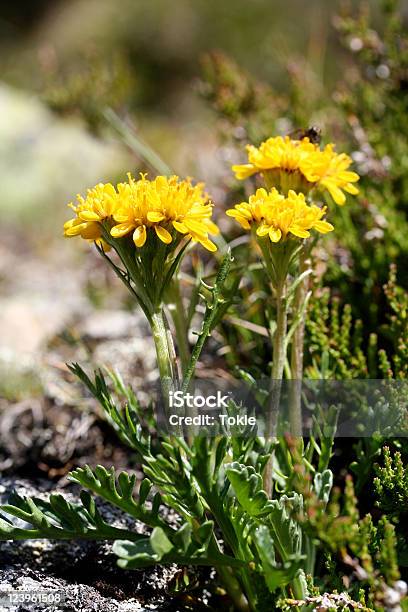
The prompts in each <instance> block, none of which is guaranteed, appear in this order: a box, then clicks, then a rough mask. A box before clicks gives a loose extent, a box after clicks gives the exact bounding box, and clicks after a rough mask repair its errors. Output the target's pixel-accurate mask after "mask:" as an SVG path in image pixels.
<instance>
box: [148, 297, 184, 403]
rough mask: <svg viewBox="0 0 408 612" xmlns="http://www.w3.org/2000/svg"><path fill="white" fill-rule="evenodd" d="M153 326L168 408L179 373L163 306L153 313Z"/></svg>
mask: <svg viewBox="0 0 408 612" xmlns="http://www.w3.org/2000/svg"><path fill="white" fill-rule="evenodd" d="M150 324H151V328H152V333H153V340H154V344H155V347H156V356H157V365H158V367H159V374H160V383H161V387H162V392H163V399H164V403H165V407H166V409H168V406H169V397H170V392H171V391H175V390H176V388H177V382H178V374H177V363H176V359H175V352H174V347H173V346H172V340H171V336H170V334H169V331H168V327H167V325H166V319H165V316H164V312H163V308H159V309H157V310H156V311H155V312H153V313H152V315H151V322H150Z"/></svg>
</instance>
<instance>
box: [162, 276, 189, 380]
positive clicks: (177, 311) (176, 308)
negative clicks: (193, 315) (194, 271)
mask: <svg viewBox="0 0 408 612" xmlns="http://www.w3.org/2000/svg"><path fill="white" fill-rule="evenodd" d="M167 306H168V309H169V311H170V314H171V318H172V319H173V323H174V329H175V331H176V342H177V348H178V351H179V355H180V362H181V371H182V373H183V375H184V374H185V372H186V370H187V367H188V364H189V362H190V346H189V343H188V329H187V319H186V314H185V311H184V305H183V299H182V297H181V292H180V283H179V280H178V278H174V279H173V281H172V283H171V284H170V286H169V289H168V303H167Z"/></svg>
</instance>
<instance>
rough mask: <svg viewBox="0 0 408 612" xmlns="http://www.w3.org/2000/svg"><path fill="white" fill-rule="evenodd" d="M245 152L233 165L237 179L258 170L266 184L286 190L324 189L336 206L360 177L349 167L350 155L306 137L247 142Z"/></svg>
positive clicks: (343, 201)
mask: <svg viewBox="0 0 408 612" xmlns="http://www.w3.org/2000/svg"><path fill="white" fill-rule="evenodd" d="M247 151H248V163H247V164H242V165H236V166H232V169H233V171H234V172H235V175H236V177H237V178H238V179H241V180H243V179H245V178H247V177H249V176H252V175H253V174H257V173H261V174H262V175H263V176H264V178H265V181H266V183H267V184H268V186H272V185H279V186H280V187H281V189H282V190H283V191H284V192H285V193H286V192H288V191H289V189H290V188H292V189H296V190H299V191H306V192H307V191H309V190H310V189H312V188H313V187H318V188H319V189H323V190H325V189H326V190H327V191H329V193H330V195H331V196H332V198H333V200H334V201H335V202H336V204H339V205H342V204H344V203H345V201H346V197H345V195H344V193H343V191H346V192H348V193H351V194H353V195H355V194H357V193H358V189H357V188H356V187H355V185H354V184H353V183H356V182H357V181H358V180H359V178H360V177H359V176H358V174H357V173H356V172H351V171H350V170H349V167H350V165H351V163H352V159H351V157H349V156H348V155H346V154H345V153H341V154H337V153H336V152H335V151H334V145H332V144H329V145H327V146H326V147H325V148H324V149H323V150H322V149H320V147H319V146H318V145H317V144H314V143H312V142H310V140H309V138H302V140H292V139H291V138H290V137H289V136H286V137H285V138H283V137H282V136H277V137H275V138H268V140H266V141H265V142H263V143H262V144H261V145H260V146H259V147H254V146H253V145H248V146H247Z"/></svg>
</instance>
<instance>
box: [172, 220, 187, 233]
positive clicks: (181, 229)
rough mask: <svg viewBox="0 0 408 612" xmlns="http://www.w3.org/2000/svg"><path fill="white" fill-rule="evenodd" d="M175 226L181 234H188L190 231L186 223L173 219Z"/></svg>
mask: <svg viewBox="0 0 408 612" xmlns="http://www.w3.org/2000/svg"><path fill="white" fill-rule="evenodd" d="M173 227H174V229H176V230H177V231H178V232H180V234H187V233H188V229H187V228H186V226H185V225H184V223H180V221H173Z"/></svg>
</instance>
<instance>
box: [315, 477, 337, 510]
mask: <svg viewBox="0 0 408 612" xmlns="http://www.w3.org/2000/svg"><path fill="white" fill-rule="evenodd" d="M313 486H314V490H315V491H316V495H317V497H318V499H320V500H321V501H323V502H324V504H325V505H326V504H327V502H328V501H329V497H330V492H331V490H332V487H333V473H332V472H331V470H325V471H324V472H321V473H320V472H317V473H316V474H315V477H314V479H313Z"/></svg>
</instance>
